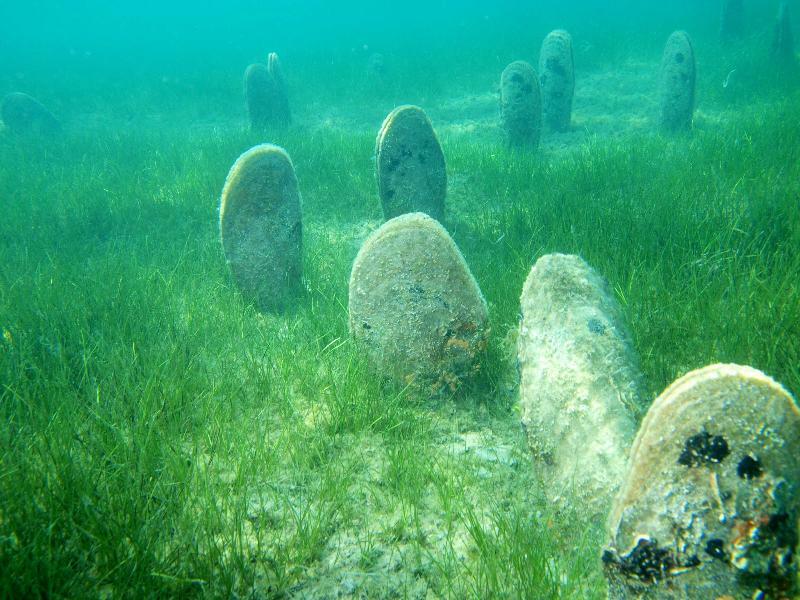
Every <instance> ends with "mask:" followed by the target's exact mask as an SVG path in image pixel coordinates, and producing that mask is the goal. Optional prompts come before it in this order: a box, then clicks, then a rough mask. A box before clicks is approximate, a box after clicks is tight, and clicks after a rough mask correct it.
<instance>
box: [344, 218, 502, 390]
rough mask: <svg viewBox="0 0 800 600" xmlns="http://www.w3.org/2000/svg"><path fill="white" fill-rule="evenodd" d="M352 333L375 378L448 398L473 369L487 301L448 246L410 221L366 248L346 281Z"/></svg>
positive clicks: (441, 233)
mask: <svg viewBox="0 0 800 600" xmlns="http://www.w3.org/2000/svg"><path fill="white" fill-rule="evenodd" d="M349 310H350V330H351V331H352V333H353V336H354V337H355V339H356V340H357V342H358V343H360V344H361V345H362V346H363V348H364V350H365V351H366V354H367V355H368V356H369V358H370V359H371V361H372V362H373V364H374V365H375V366H376V368H377V369H378V371H379V372H381V373H383V374H385V375H387V376H389V377H391V378H393V379H395V380H396V381H399V382H400V383H402V384H409V385H412V386H413V387H415V388H417V389H419V390H421V391H423V392H426V393H431V394H435V393H437V392H439V391H442V390H453V389H455V388H457V387H458V385H459V384H460V383H461V382H462V381H463V380H464V379H465V378H467V377H468V376H470V375H471V374H473V373H474V372H475V371H476V370H477V369H478V368H479V366H480V365H479V359H480V356H481V354H482V353H483V351H484V349H485V347H486V340H487V337H488V333H489V330H488V325H487V309H486V301H485V300H484V299H483V296H482V294H481V291H480V289H479V288H478V284H477V283H476V281H475V279H474V278H473V276H472V274H471V273H470V271H469V268H468V267H467V264H466V262H465V261H464V258H463V257H462V256H461V253H460V252H459V250H458V248H457V247H456V245H455V243H454V242H453V240H452V239H451V238H450V236H449V235H448V234H447V232H446V231H445V229H444V228H443V227H442V226H441V225H440V224H439V223H438V222H436V221H435V220H434V219H432V218H430V217H429V216H427V215H425V214H422V213H410V214H405V215H402V216H400V217H396V218H394V219H391V220H390V221H387V222H386V223H384V224H383V225H382V226H381V227H380V228H379V229H377V230H376V231H375V232H373V233H372V234H371V235H370V236H369V238H367V240H366V241H365V242H364V245H363V246H362V247H361V250H360V251H359V253H358V256H356V259H355V262H354V263H353V271H352V273H351V275H350V300H349Z"/></svg>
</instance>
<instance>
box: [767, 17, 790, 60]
mask: <svg viewBox="0 0 800 600" xmlns="http://www.w3.org/2000/svg"><path fill="white" fill-rule="evenodd" d="M772 54H773V55H774V56H775V58H777V59H778V60H779V61H782V62H790V61H793V60H794V35H793V34H792V19H791V13H790V12H789V4H788V3H786V2H781V5H780V8H779V9H778V19H777V21H776V22H775V33H774V35H773V38H772Z"/></svg>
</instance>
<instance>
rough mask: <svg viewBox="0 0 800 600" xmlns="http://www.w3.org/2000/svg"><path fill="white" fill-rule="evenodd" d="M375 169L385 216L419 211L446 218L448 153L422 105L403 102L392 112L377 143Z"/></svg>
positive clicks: (435, 217)
mask: <svg viewBox="0 0 800 600" xmlns="http://www.w3.org/2000/svg"><path fill="white" fill-rule="evenodd" d="M375 169H376V175H377V179H378V194H379V195H380V199H381V206H382V207H383V216H384V218H386V219H391V218H392V217H396V216H398V215H402V214H405V213H410V212H417V211H418V212H424V213H425V214H427V215H430V216H431V217H433V218H434V219H436V220H438V221H442V220H443V219H444V199H445V195H446V193H447V171H446V169H445V162H444V153H443V152H442V147H441V146H440V145H439V140H438V139H437V138H436V133H435V132H434V131H433V126H432V125H431V122H430V120H428V117H427V115H426V114H425V112H424V111H423V110H422V109H421V108H419V107H418V106H399V107H398V108H395V109H394V110H393V111H392V112H390V113H389V115H388V116H387V117H386V119H385V120H384V121H383V125H382V126H381V130H380V132H379V133H378V138H377V140H376V143H375Z"/></svg>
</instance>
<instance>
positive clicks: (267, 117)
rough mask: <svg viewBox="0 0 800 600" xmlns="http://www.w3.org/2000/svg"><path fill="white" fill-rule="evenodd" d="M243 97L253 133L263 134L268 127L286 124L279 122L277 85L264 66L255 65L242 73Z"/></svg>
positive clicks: (279, 102) (278, 91)
mask: <svg viewBox="0 0 800 600" xmlns="http://www.w3.org/2000/svg"><path fill="white" fill-rule="evenodd" d="M244 97H245V103H246V105H247V115H248V117H249V119H250V128H251V129H252V130H253V131H259V132H263V131H265V130H267V129H269V128H270V127H273V128H274V127H280V126H283V125H285V124H286V123H285V122H284V121H282V120H281V114H280V104H281V101H280V98H281V93H280V90H279V89H278V84H277V83H276V82H275V79H274V78H273V77H272V75H271V74H270V72H269V69H268V68H267V66H266V65H262V64H261V63H257V64H253V65H250V66H249V67H247V70H246V71H245V72H244Z"/></svg>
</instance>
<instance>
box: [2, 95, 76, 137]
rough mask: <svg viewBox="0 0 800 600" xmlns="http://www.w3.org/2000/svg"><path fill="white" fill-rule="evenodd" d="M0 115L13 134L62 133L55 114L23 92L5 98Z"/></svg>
mask: <svg viewBox="0 0 800 600" xmlns="http://www.w3.org/2000/svg"><path fill="white" fill-rule="evenodd" d="M0 115H2V117H3V123H5V126H6V128H7V129H8V131H10V132H11V133H20V134H24V133H43V134H48V135H51V134H54V133H58V132H59V131H61V124H60V123H59V122H58V119H56V117H55V116H54V115H53V113H51V112H50V111H49V110H47V108H45V106H44V105H43V104H41V103H40V102H39V101H38V100H36V99H35V98H33V97H32V96H29V95H28V94H23V93H21V92H15V93H12V94H8V95H7V96H6V97H5V98H3V105H2V107H0Z"/></svg>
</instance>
